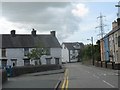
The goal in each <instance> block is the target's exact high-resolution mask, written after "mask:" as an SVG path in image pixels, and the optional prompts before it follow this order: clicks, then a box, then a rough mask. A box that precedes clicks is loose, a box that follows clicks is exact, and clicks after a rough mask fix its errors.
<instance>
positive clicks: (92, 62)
mask: <svg viewBox="0 0 120 90" xmlns="http://www.w3.org/2000/svg"><path fill="white" fill-rule="evenodd" d="M87 40H90V41H91V43H92V46H91V54H92V64H93V65H94V52H93V37H91V39H87Z"/></svg>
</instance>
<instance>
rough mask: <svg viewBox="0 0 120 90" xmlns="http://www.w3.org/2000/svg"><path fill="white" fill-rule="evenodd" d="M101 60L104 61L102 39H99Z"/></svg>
mask: <svg viewBox="0 0 120 90" xmlns="http://www.w3.org/2000/svg"><path fill="white" fill-rule="evenodd" d="M100 52H101V61H104V57H105V56H104V41H103V40H100Z"/></svg>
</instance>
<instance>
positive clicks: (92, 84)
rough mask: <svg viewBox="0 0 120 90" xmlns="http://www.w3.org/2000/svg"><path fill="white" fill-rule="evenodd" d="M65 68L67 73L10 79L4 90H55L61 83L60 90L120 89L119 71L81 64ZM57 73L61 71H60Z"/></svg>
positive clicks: (71, 64)
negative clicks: (45, 89) (84, 89)
mask: <svg viewBox="0 0 120 90" xmlns="http://www.w3.org/2000/svg"><path fill="white" fill-rule="evenodd" d="M65 67H66V70H65V73H56V72H51V71H48V72H41V73H32V74H26V75H22V76H19V77H14V78H9V79H8V82H6V83H5V84H3V88H48V89H50V88H52V89H54V88H56V86H57V85H58V83H59V82H60V81H61V84H60V86H59V88H60V89H59V90H67V89H70V88H106V89H105V90H107V88H111V89H113V88H118V71H117V70H111V69H104V68H98V67H94V66H85V65H82V64H80V63H69V64H65ZM57 72H61V71H59V70H58V71H57ZM47 73H51V74H47ZM63 88H66V89H63ZM11 90H12V89H11ZM39 90H42V89H39ZM71 90H74V89H71ZM78 90H79V89H78ZM91 90H93V89H91ZM95 90H96V89H95Z"/></svg>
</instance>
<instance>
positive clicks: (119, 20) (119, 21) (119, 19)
mask: <svg viewBox="0 0 120 90" xmlns="http://www.w3.org/2000/svg"><path fill="white" fill-rule="evenodd" d="M117 23H118V27H119V26H120V18H118V19H117Z"/></svg>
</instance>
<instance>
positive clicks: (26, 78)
mask: <svg viewBox="0 0 120 90" xmlns="http://www.w3.org/2000/svg"><path fill="white" fill-rule="evenodd" d="M64 71H65V69H60V70H52V71H45V72H37V73H31V74H24V75H21V76H18V77H12V78H8V81H7V82H6V83H5V84H3V85H2V88H3V90H4V89H6V88H7V89H8V90H9V89H11V88H12V89H16V88H17V89H21V90H22V89H24V88H29V89H30V88H33V89H35V88H38V89H40V88H49V89H50V88H51V89H55V88H57V87H58V85H59V84H60V82H61V79H62V77H63V73H64Z"/></svg>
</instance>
